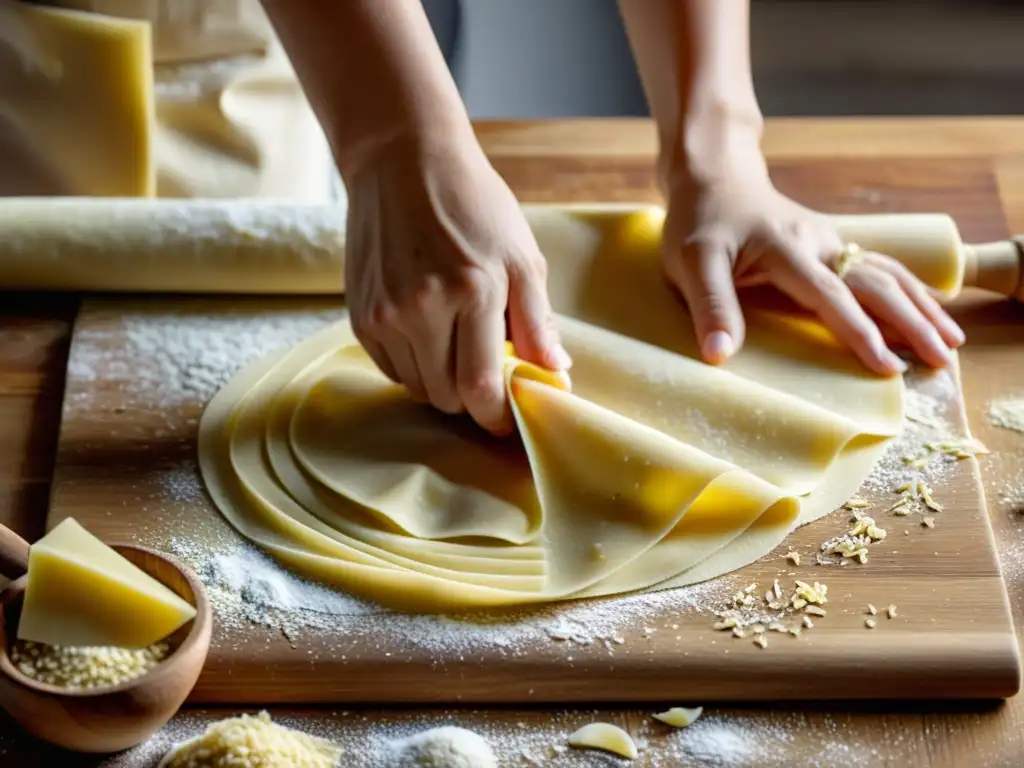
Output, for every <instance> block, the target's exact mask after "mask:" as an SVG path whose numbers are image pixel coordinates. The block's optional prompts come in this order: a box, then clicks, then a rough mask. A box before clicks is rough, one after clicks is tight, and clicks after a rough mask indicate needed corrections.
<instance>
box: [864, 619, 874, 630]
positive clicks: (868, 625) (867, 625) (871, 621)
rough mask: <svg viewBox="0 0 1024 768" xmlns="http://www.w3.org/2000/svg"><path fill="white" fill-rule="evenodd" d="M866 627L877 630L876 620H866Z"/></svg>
mask: <svg viewBox="0 0 1024 768" xmlns="http://www.w3.org/2000/svg"><path fill="white" fill-rule="evenodd" d="M864 626H865V627H867V628H868V629H874V628H875V620H874V619H864Z"/></svg>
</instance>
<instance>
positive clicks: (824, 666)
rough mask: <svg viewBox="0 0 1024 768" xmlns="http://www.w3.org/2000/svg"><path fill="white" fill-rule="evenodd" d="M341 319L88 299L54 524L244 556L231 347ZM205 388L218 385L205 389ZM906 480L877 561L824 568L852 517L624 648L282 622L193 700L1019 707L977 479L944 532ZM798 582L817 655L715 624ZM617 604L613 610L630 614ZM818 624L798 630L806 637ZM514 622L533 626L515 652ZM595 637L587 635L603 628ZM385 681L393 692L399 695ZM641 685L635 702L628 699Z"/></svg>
mask: <svg viewBox="0 0 1024 768" xmlns="http://www.w3.org/2000/svg"><path fill="white" fill-rule="evenodd" d="M865 165H867V162H866V161H865V162H863V163H861V164H860V165H859V166H858V174H859V177H858V178H859V179H865V178H867V176H866V171H865V169H864V166H865ZM790 170H791V171H792V170H797V171H799V173H791V174H790V176H791V177H792V178H795V179H796V180H797V181H798V183H797V184H795V185H794V186H797V187H800V188H806V187H807V184H808V181H807V180H809V179H813V174H812V173H811V172H810V170H807V169H797V168H793V169H790ZM965 183H967V182H965ZM837 186H839V187H841V186H843V185H842V184H839V185H837ZM961 186H962V185H961ZM330 306H331V305H330V302H325V301H323V300H320V301H316V302H312V303H311V302H310V301H309V300H308V299H307V300H302V299H297V300H287V301H276V302H270V301H267V300H266V299H251V300H239V299H237V298H231V299H223V298H211V299H183V298H177V299H163V298H157V297H146V298H144V299H135V300H130V299H128V300H126V299H120V298H112V299H88V300H86V301H85V303H84V304H83V306H82V308H81V310H80V312H79V315H78V319H77V321H76V324H75V330H74V334H73V339H72V346H71V353H70V354H71V360H70V365H69V369H68V379H67V384H66V389H65V393H66V394H65V400H64V415H63V423H62V425H61V433H60V441H59V445H58V449H57V460H56V467H55V470H54V482H53V494H52V498H51V505H50V514H49V519H48V527H51V528H52V527H53V526H55V525H56V524H57V523H59V522H60V521H62V520H64V519H65V518H66V517H74V518H75V519H76V520H78V521H79V522H80V523H81V524H82V525H84V526H85V527H86V528H87V529H89V530H90V531H92V532H93V533H94V534H96V535H97V536H99V537H100V538H102V539H104V540H107V541H132V542H134V543H137V544H140V545H142V546H146V547H153V548H156V549H161V550H173V549H174V548H175V547H179V548H180V547H184V548H186V550H187V551H190V552H193V553H195V558H194V563H195V567H196V568H197V569H200V570H206V569H207V568H208V567H209V562H210V560H209V554H207V552H204V551H201V550H202V549H203V548H205V549H207V550H208V551H209V552H219V551H223V550H224V549H226V547H228V546H230V543H227V544H226V543H225V542H230V540H231V539H232V538H234V537H233V532H232V531H231V530H230V529H229V528H228V526H227V524H226V523H225V522H224V521H223V519H222V518H221V517H220V515H219V513H218V512H217V511H216V509H215V508H214V507H213V506H212V504H211V503H210V501H209V500H208V499H207V498H206V496H205V495H204V494H202V493H201V492H200V491H199V483H200V479H199V476H198V470H197V468H196V464H195V458H194V454H195V445H196V440H197V430H198V426H197V425H198V421H199V417H200V416H201V414H202V411H203V408H204V407H205V405H206V403H207V402H208V399H209V397H210V396H211V395H212V394H213V392H214V391H215V389H216V384H215V382H219V381H222V380H225V379H226V378H228V377H229V376H231V375H232V374H233V373H234V372H235V370H236V369H237V367H238V366H239V364H240V362H241V360H240V359H239V356H238V355H236V354H233V353H231V352H229V351H228V350H224V349H223V348H222V347H223V343H224V339H225V337H227V336H230V337H233V338H231V342H230V343H231V344H232V346H233V347H235V348H236V349H239V348H244V347H245V346H247V341H246V340H247V339H250V338H254V337H262V338H259V339H257V340H255V341H253V342H250V343H251V348H250V349H246V350H244V353H243V354H245V356H249V355H255V356H262V355H264V354H267V353H269V352H271V351H273V349H274V348H273V346H271V345H272V344H274V343H275V341H277V342H281V341H282V340H280V339H274V338H271V337H270V334H269V333H267V332H265V331H261V329H263V328H265V327H266V322H267V320H266V319H267V318H268V317H278V318H280V322H279V323H276V324H275V327H279V328H287V327H288V321H291V322H292V323H298V322H299V320H298V319H299V318H302V317H303V315H304V314H306V313H308V314H310V315H313V316H321V315H323V314H324V313H325V308H326V307H330ZM326 314H327V315H328V316H330V315H331V312H330V310H326ZM307 327H308V326H304V325H301V324H300V325H299V329H298V330H297V331H295V332H294V333H293V334H292V338H293V339H294V340H298V339H300V338H301V337H302V335H304V334H305V333H307V332H308V331H307V330H306V328H307ZM284 332H285V333H287V331H284ZM292 338H289V339H288V341H287V342H284V343H290V342H291V341H292ZM196 350H201V351H202V352H201V354H202V355H203V358H202V360H201V359H200V358H198V357H197V356H196ZM189 377H194V378H195V379H196V380H197V381H196V383H190V382H188V381H187V379H188V378H189ZM955 378H956V377H955V375H952V374H950V373H940V374H934V375H932V376H931V377H930V380H933V381H931V383H930V384H928V385H926V386H928V387H929V388H930V389H932V390H936V391H941V392H942V393H943V397H942V399H941V400H940V399H939V398H935V399H934V400H933V402H934V405H935V407H938V408H939V411H938V413H937V415H938V416H939V417H940V418H941V419H945V420H947V421H948V422H949V423H950V424H952V425H953V429H954V432H953V434H957V435H963V434H966V429H965V426H966V425H965V416H964V410H963V404H962V400H961V398H960V396H959V391H958V389H959V388H958V386H957V382H956V381H955ZM926 379H928V377H926ZM205 380H209V382H210V386H202V385H201V384H200V383H199V382H201V381H205ZM183 385H185V386H183ZM908 427H909V428H915V427H916V425H914V424H909V425H908ZM937 439H940V438H937V437H934V436H926V435H924V433H923V432H922V433H921V437H919V438H918V439H917V441H916V444H915V445H914V446H913V447H912V448H909V447H908V448H902V449H901V450H902V451H903V452H905V453H906V452H913V453H917V452H918V451H921V450H923V444H924V443H925V442H927V441H928V440H937ZM889 463H890V464H893V463H894V464H895V468H894V469H895V472H896V474H893V475H892V477H891V478H890V479H889V481H888V482H889V486H890V487H888V488H882V489H878V490H877V492H862V493H860V494H859V495H861V496H864V497H865V498H868V499H869V500H871V501H875V502H876V509H877V510H878V511H879V515H878V522H879V524H880V525H882V526H884V527H885V529H886V530H887V531H889V533H890V535H889V537H888V538H887V539H886V540H885V541H884V542H881V543H878V544H876V545H874V546H873V547H872V549H871V552H872V554H871V558H870V562H869V563H868V564H866V565H857V564H853V565H851V566H847V567H845V568H840V567H836V566H834V565H821V564H818V563H816V562H815V553H817V552H818V551H819V549H820V546H821V544H822V542H824V541H826V540H828V539H832V538H834V537H835V536H838V535H841V534H843V533H845V532H846V531H847V530H848V528H849V523H848V521H849V513H848V512H841V513H839V514H836V515H831V516H828V517H827V518H823V519H821V520H819V521H817V522H815V523H813V524H811V525H808V526H806V527H804V528H802V529H800V530H798V531H796V532H795V533H794V534H792V535H791V536H790V537H789V538H788V539H787V540H786V541H785V542H783V544H781V545H780V546H779V547H778V548H777V549H776V550H775V551H773V552H772V553H771V554H769V555H767V556H766V557H765V558H763V559H761V560H759V561H758V562H757V563H754V564H752V565H750V566H748V567H746V568H743V569H741V570H739V571H737V572H735V573H733V574H729V575H728V576H727V577H726V578H723V579H721V580H719V581H718V582H717V583H716V584H709V585H704V586H701V587H698V588H691V589H689V590H686V591H684V592H683V593H682V594H684V595H686V594H691V593H699V594H701V595H705V594H706V593H707V592H708V590H709V588H712V589H714V588H716V587H717V589H716V590H715V592H714V593H713V597H708V598H704V600H702V603H701V604H700V605H699V606H693V607H689V606H686V607H684V606H683V604H682V603H681V602H680V601H678V600H673V599H672V597H671V595H667V596H666V597H665V599H663V600H660V601H657V602H655V601H652V602H651V605H650V607H649V608H644V609H642V610H640V611H639V612H638V613H637V614H636V615H635V617H634V618H633V620H632V621H630V622H625V621H624V622H622V624H623V626H621V627H619V628H617V630H616V634H618V635H619V636H621V637H622V639H623V640H624V642H623V643H622V644H617V643H604V642H600V641H597V642H591V643H588V644H580V643H576V642H571V641H570V642H565V641H557V640H553V639H552V638H551V636H550V634H549V631H546V630H545V626H547V625H553V624H556V622H555V621H554V614H555V613H557V612H559V611H563V612H564V611H565V610H566V609H567V606H556V607H553V608H552V609H549V610H547V611H544V610H540V611H535V612H533V614H532V615H529V616H528V617H527V618H522V617H518V616H517V617H515V618H511V619H507V620H503V621H501V623H500V624H499V625H498V626H497V627H495V621H496V619H495V618H494V617H493V616H492V615H491V614H482V615H481V617H480V619H479V620H474V619H472V618H469V619H466V620H464V621H463V622H462V623H463V624H464V625H465V630H464V632H465V634H466V636H467V637H469V633H470V632H472V633H473V636H478V637H479V639H478V640H477V641H476V642H475V643H473V644H472V645H471V647H469V648H467V646H466V644H465V643H460V644H450V645H448V646H444V645H439V644H437V643H434V642H430V638H429V637H427V638H416V637H412V638H409V637H407V636H405V633H403V632H402V631H401V630H402V627H404V626H406V625H407V624H408V621H407V620H406V618H405V617H401V616H396V615H394V614H391V613H388V612H381V613H372V614H367V615H361V616H339V617H338V618H337V620H336V622H333V623H332V625H331V626H330V627H329V628H327V629H323V630H319V631H303V632H298V631H295V632H289V633H288V636H285V634H284V633H282V631H281V629H280V628H279V627H278V626H276V625H273V624H272V625H270V626H260V625H256V624H252V623H250V622H235V621H224V622H221V624H220V626H219V627H218V631H217V634H216V636H215V639H214V642H213V644H212V646H211V649H210V655H209V658H208V659H207V663H206V666H205V668H204V670H203V674H202V676H201V677H200V681H199V683H198V685H197V687H196V689H195V691H194V692H193V695H192V697H191V699H190V700H191V701H192V702H193V703H207V704H208V703H216V704H246V703H264V702H270V703H278V704H281V703H329V704H335V703H346V704H352V703H368V702H373V703H393V704H409V703H438V704H455V703H467V704H479V703H502V704H526V703H567V702H583V703H595V702H602V703H607V702H609V701H644V702H655V701H660V702H671V701H673V700H678V699H679V698H683V699H686V700H702V701H723V700H724V701H729V700H732V701H740V700H755V701H764V700H769V701H775V700H778V699H782V698H793V699H834V698H844V699H883V698H906V697H911V698H921V699H939V698H956V699H961V698H997V697H1005V696H1011V695H1013V694H1014V693H1016V691H1017V688H1018V686H1019V678H1020V670H1019V658H1018V653H1017V646H1016V640H1015V638H1014V636H1013V628H1012V625H1011V622H1010V617H1009V608H1008V604H1007V599H1006V592H1005V588H1004V586H1003V582H1002V579H1001V577H1000V574H999V568H998V563H997V560H996V555H995V550H994V547H993V541H992V534H991V530H990V528H989V523H988V517H987V515H985V514H984V511H985V505H984V502H983V499H982V493H981V485H980V483H979V480H978V465H977V463H976V462H975V461H974V460H968V461H960V462H956V463H955V464H953V465H950V466H949V467H948V469H947V470H946V471H945V472H944V473H943V475H942V476H941V480H940V481H937V482H933V483H932V486H933V492H934V496H935V499H936V501H938V502H939V503H940V504H941V505H943V506H944V507H945V511H944V512H942V514H941V516H936V517H937V519H938V520H939V522H938V524H937V525H936V527H935V528H934V529H929V528H926V527H924V526H922V525H921V520H922V517H921V516H920V515H914V516H911V517H905V518H899V517H890V516H887V515H885V514H884V509H885V508H886V507H889V506H891V505H892V504H893V503H895V501H896V500H897V499H898V498H899V497H898V495H895V494H893V493H892V489H893V488H896V487H897V486H898V485H900V484H902V483H905V482H908V481H909V480H910V479H911V478H912V477H913V474H912V473H911V472H909V471H908V470H906V469H905V468H903V466H902V462H901V457H900V456H899V455H897V456H895V457H894V459H892V460H890V462H889ZM168 476H171V477H173V478H174V482H173V483H168V482H167V480H166V479H167V477H168ZM190 482H191V483H192V484H193V487H194V488H195V492H194V493H190V494H188V500H187V502H186V503H181V501H180V498H181V496H182V486H183V485H184V484H186V483H190ZM940 483H941V484H940ZM870 511H871V510H869V512H870ZM239 543H240V542H239ZM791 548H794V549H796V550H797V551H801V552H803V553H804V556H803V560H804V561H803V562H802V563H801V565H800V566H799V567H794V566H793V565H792V564H790V563H788V562H787V561H786V560H785V557H784V555H785V553H786V552H787V551H788V550H789V549H791ZM197 549H199V550H200V551H198V552H197V551H196V550H197ZM796 579H799V580H802V581H806V582H808V583H813V582H818V581H820V582H823V583H826V584H827V585H828V588H829V593H830V595H831V597H830V598H829V603H828V605H827V606H826V608H827V610H828V614H829V615H828V617H826V618H821V619H815V620H814V623H815V625H816V626H815V628H814V630H813V631H810V630H808V631H805V632H803V634H802V636H801V637H800V638H792V637H788V636H783V635H779V634H777V633H776V634H775V635H774V636H773V635H772V634H769V636H768V637H769V648H767V649H762V648H760V647H758V646H756V645H754V643H753V641H752V638H746V639H745V640H743V641H742V642H741V641H740V639H739V638H735V639H734V638H731V637H729V636H728V635H727V634H723V633H716V632H715V631H714V630H713V629H712V624H713V623H714V622H715V621H716V618H715V616H714V614H713V613H712V610H713V609H715V608H719V609H721V608H725V607H726V606H727V604H728V600H729V598H730V596H731V595H732V594H733V593H735V592H736V591H737V590H739V589H743V588H744V587H745V585H749V584H756V585H758V588H757V590H756V591H757V593H758V596H759V598H760V596H761V595H763V594H764V593H765V591H766V589H768V588H770V587H771V586H772V585H773V583H774V581H775V580H778V581H779V582H780V583H781V584H784V585H786V587H787V588H788V590H789V592H790V593H791V592H792V589H793V582H794V580H796ZM643 602H644V601H643V599H634V600H633V601H632V603H633V604H640V605H642V604H643ZM601 603H602V604H603V605H605V606H607V607H606V609H605V610H613V609H614V606H616V605H619V604H620V603H618V602H616V601H615V599H612V600H605V601H601ZM869 603H872V604H878V605H880V606H882V607H883V608H884V606H886V605H888V604H891V603H892V604H896V605H897V606H898V611H899V614H900V615H899V617H898V618H896V619H894V620H887V619H886V620H884V621H883V620H880V621H881V625H880V626H879V627H878V628H877V631H872V632H868V631H867V629H866V627H865V624H864V622H865V616H864V612H865V609H866V606H867V605H868V604H869ZM570 610H571V608H570ZM623 610H624V611H625V610H627V609H626V608H625V607H623ZM583 613H584V614H585V613H586V612H585V611H583ZM545 614H550V615H551V616H552V619H551V620H549V621H548V622H547V623H546V624H545V622H544V621H543V619H541V618H540V617H541V616H544V615H545ZM799 621H800V618H799V616H797V617H796V618H795V619H794V620H793V622H792V623H796V624H798V623H799ZM506 624H510V625H512V627H516V628H518V629H519V632H518V633H517V639H516V640H515V641H514V642H513V641H509V640H508V639H507V638H508V632H509V631H510V630H509V628H508V627H506V626H505V625H506ZM586 624H587V622H585V621H584V622H583V626H582V627H581V630H580V631H582V632H586V631H587V626H586ZM491 628H493V629H491ZM446 629H449V630H452V629H453V625H452V624H451V623H450V621H448V620H444V622H443V623H442V622H441V621H438V622H437V624H436V625H431V624H429V623H427V620H424V621H422V629H421V630H420V632H421V633H426V634H430V633H431V632H434V633H438V634H439V633H442V632H444V631H445V630H446ZM488 634H490V635H491V637H490V638H489V637H488ZM417 640H419V642H417ZM424 640H426V641H427V642H426V643H424V642H423V641H424ZM865 669H871V670H872V674H870V675H866V674H865V673H864V671H865ZM382 678H386V679H388V680H389V682H390V683H391V684H390V685H388V686H381V684H380V681H381V679H382ZM622 679H626V680H628V681H629V685H628V686H626V687H624V688H623V687H620V686H617V685H616V684H615V683H616V682H617V681H620V680H622Z"/></svg>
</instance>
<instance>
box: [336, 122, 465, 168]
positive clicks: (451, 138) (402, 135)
mask: <svg viewBox="0 0 1024 768" xmlns="http://www.w3.org/2000/svg"><path fill="white" fill-rule="evenodd" d="M368 128H369V130H367V131H365V134H364V136H363V137H362V138H358V137H355V136H353V135H351V134H349V135H348V136H346V137H344V138H341V137H337V138H335V139H334V140H332V141H331V144H332V148H333V152H334V159H335V163H336V164H337V166H338V171H339V173H340V174H341V176H342V179H344V181H345V183H346V184H348V183H350V181H351V180H352V178H353V177H355V176H356V175H358V174H359V173H360V172H361V171H362V170H363V169H365V168H366V167H368V166H372V165H373V164H374V163H375V162H376V161H377V160H378V159H379V158H381V157H382V156H384V155H388V154H393V153H394V151H395V150H398V151H399V152H400V153H402V154H406V155H408V156H411V157H428V156H432V155H433V156H436V155H446V154H451V153H453V152H462V151H466V150H467V149H470V148H473V147H478V146H479V144H478V142H477V139H476V135H475V134H474V132H473V126H472V123H471V122H470V120H469V116H468V115H467V114H466V112H465V110H464V109H463V108H462V106H461V104H459V105H457V106H454V107H449V108H435V109H433V110H423V111H420V110H415V109H412V110H408V111H407V112H406V113H405V114H400V115H394V116H392V117H391V119H387V120H381V121H378V122H377V123H376V124H375V125H372V126H368Z"/></svg>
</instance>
